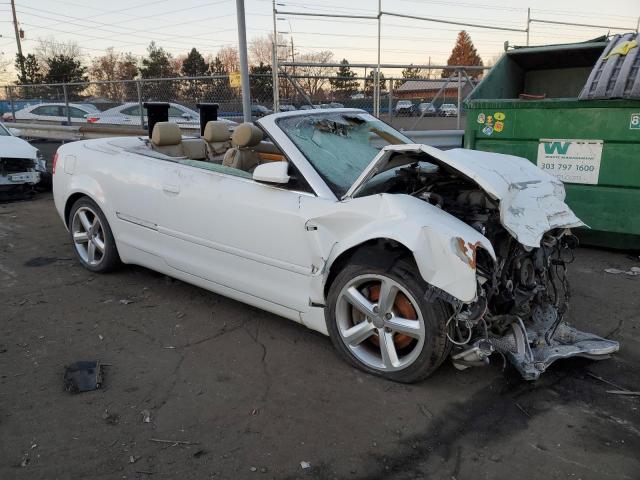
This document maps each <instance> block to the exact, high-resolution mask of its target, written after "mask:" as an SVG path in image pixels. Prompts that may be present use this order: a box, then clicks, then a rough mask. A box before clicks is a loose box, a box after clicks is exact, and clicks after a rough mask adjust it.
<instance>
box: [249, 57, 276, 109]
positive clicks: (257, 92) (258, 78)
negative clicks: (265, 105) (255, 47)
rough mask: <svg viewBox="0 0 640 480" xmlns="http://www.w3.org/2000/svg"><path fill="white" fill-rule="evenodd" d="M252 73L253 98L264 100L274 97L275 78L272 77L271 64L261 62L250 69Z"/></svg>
mask: <svg viewBox="0 0 640 480" xmlns="http://www.w3.org/2000/svg"><path fill="white" fill-rule="evenodd" d="M250 73H251V75H252V77H251V81H250V82H249V83H250V84H251V98H253V99H255V100H257V101H259V102H264V101H268V100H271V99H272V98H273V79H272V77H271V65H265V64H264V63H263V62H260V64H259V65H254V66H252V67H251V69H250Z"/></svg>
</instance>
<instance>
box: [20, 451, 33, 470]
mask: <svg viewBox="0 0 640 480" xmlns="http://www.w3.org/2000/svg"><path fill="white" fill-rule="evenodd" d="M30 461H31V460H30V459H29V454H27V453H25V454H24V456H23V457H22V461H21V462H20V466H21V467H26V466H27V465H29V462H30Z"/></svg>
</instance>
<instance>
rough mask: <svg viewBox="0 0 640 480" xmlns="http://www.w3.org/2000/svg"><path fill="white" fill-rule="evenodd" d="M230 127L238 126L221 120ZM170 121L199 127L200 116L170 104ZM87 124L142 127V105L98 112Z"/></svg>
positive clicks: (128, 104) (136, 104)
mask: <svg viewBox="0 0 640 480" xmlns="http://www.w3.org/2000/svg"><path fill="white" fill-rule="evenodd" d="M143 110H145V112H144V116H143V118H144V123H145V125H144V127H145V128H146V125H147V113H146V109H145V108H144V107H143ZM219 120H220V121H223V122H225V123H228V124H229V126H230V127H231V126H235V125H237V123H236V122H233V121H231V120H227V119H224V118H221V119H219ZM169 121H171V122H174V123H177V124H181V125H193V126H196V125H199V124H200V114H199V113H198V112H196V111H195V110H191V109H190V108H189V107H185V106H184V105H180V104H179V103H170V104H169ZM87 122H89V123H95V124H100V125H103V124H105V125H132V126H138V127H139V126H140V104H139V103H137V102H127V103H123V104H122V105H118V106H117V107H113V108H110V109H108V110H105V111H104V112H97V113H93V114H91V115H89V116H88V117H87Z"/></svg>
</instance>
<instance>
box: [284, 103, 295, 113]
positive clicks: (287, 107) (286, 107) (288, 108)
mask: <svg viewBox="0 0 640 480" xmlns="http://www.w3.org/2000/svg"><path fill="white" fill-rule="evenodd" d="M295 110H297V108H296V107H294V106H293V105H289V104H286V103H285V104H281V105H280V111H281V112H293V111H295Z"/></svg>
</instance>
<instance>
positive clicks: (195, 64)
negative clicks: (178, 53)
mask: <svg viewBox="0 0 640 480" xmlns="http://www.w3.org/2000/svg"><path fill="white" fill-rule="evenodd" d="M208 70H209V65H207V62H206V61H205V59H204V57H203V56H202V54H201V53H200V52H199V51H198V50H196V49H195V47H194V48H192V49H191V51H190V52H189V54H188V55H187V57H186V58H185V59H184V60H183V61H182V75H184V76H185V77H201V76H203V75H206V74H207V71H208Z"/></svg>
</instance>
